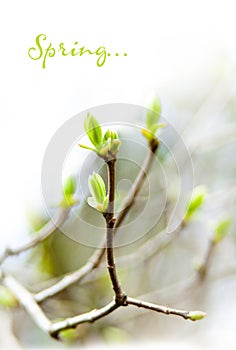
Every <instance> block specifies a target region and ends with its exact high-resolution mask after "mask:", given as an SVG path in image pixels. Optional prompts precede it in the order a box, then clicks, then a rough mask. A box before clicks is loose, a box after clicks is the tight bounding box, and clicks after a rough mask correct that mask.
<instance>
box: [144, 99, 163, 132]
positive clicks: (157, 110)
mask: <svg viewBox="0 0 236 350" xmlns="http://www.w3.org/2000/svg"><path fill="white" fill-rule="evenodd" d="M160 115H161V101H160V100H159V99H158V98H157V97H156V98H154V99H153V101H152V103H151V105H150V107H149V110H148V112H147V116H146V127H147V129H148V130H150V131H153V127H154V126H155V125H156V124H157V123H158V121H159V118H160ZM154 132H155V131H154Z"/></svg>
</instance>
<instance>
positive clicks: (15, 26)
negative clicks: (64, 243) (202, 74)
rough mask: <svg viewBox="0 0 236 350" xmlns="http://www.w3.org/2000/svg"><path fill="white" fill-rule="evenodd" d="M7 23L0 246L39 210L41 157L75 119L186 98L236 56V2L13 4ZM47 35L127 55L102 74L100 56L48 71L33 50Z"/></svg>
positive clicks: (1, 18) (63, 60) (59, 62)
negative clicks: (105, 107)
mask: <svg viewBox="0 0 236 350" xmlns="http://www.w3.org/2000/svg"><path fill="white" fill-rule="evenodd" d="M0 26H1V41H0V48H1V56H0V59H1V65H0V84H1V94H0V101H1V102H0V115H1V127H0V149H1V176H0V178H1V181H0V194H1V196H0V204H1V246H2V245H3V244H5V242H7V241H8V242H14V241H15V240H17V239H19V237H21V235H23V234H24V232H25V230H26V212H27V210H28V209H27V208H29V207H33V208H34V207H36V208H37V206H39V205H40V171H41V163H42V159H43V155H44V152H45V149H46V147H47V144H48V142H49V141H50V138H51V137H52V136H53V134H54V132H55V131H56V130H57V129H58V128H59V127H60V126H61V125H62V124H63V123H64V122H65V121H66V120H67V119H69V118H70V117H72V116H73V115H75V114H77V113H78V112H80V111H82V110H83V109H86V108H89V107H92V106H95V105H100V104H105V103H112V102H126V103H134V104H140V105H145V103H146V99H147V98H148V97H149V95H150V94H152V93H153V91H154V92H156V93H158V94H159V95H160V96H163V95H164V94H165V91H166V90H168V89H172V91H173V93H174V92H175V91H176V92H178V94H180V95H181V94H183V95H184V93H185V91H186V90H187V89H188V82H189V81H191V83H193V82H194V81H196V82H197V81H198V72H199V70H201V69H206V70H207V69H210V68H211V65H212V63H213V61H214V57H216V56H220V55H222V56H224V55H225V56H227V57H228V59H230V60H232V61H234V60H235V57H236V56H235V55H236V43H235V33H236V31H235V29H236V23H235V9H234V1H232V2H230V1H189V0H188V1H187V0H186V1H174V0H173V1H170V0H165V1H164V0H163V1H150V0H146V1H137V0H136V1H132V0H131V1H127V0H126V1H124V0H120V1H105V0H100V1H89V0H88V1H75V0H68V1H59V0H57V1H54V0H53V1H45V0H40V1H32V0H31V1H26V0H21V1H17V0H14V1H12V0H8V1H5V2H2V3H1V9H0ZM40 33H45V34H46V35H47V38H48V41H47V42H48V43H49V42H52V43H53V45H54V46H56V45H58V43H59V42H64V43H65V46H67V45H68V47H70V45H71V44H73V42H74V41H78V42H80V43H81V44H82V45H85V46H87V47H88V48H91V49H93V48H97V47H98V46H100V45H104V46H105V47H106V48H107V49H108V51H110V52H120V53H122V52H127V54H128V56H127V57H110V58H107V61H106V63H105V65H104V66H103V67H101V68H99V67H97V66H96V62H95V57H88V59H87V58H86V57H82V58H81V57H74V58H69V57H60V55H57V56H56V57H54V58H52V59H48V64H47V68H46V69H42V68H41V62H40V61H33V60H31V59H30V58H29V56H28V54H27V51H28V49H29V48H30V47H31V46H34V43H35V37H36V35H38V34H40ZM32 210H34V209H32ZM17 237H18V238H17Z"/></svg>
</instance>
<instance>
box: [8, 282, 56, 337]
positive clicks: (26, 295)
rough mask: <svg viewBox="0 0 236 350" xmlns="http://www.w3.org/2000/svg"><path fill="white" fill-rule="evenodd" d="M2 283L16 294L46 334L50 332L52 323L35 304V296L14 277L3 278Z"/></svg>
mask: <svg viewBox="0 0 236 350" xmlns="http://www.w3.org/2000/svg"><path fill="white" fill-rule="evenodd" d="M2 281H3V284H4V285H5V287H7V288H8V289H9V290H10V291H11V292H12V293H13V294H14V296H15V297H16V299H17V300H18V302H19V303H20V305H22V306H23V307H24V308H25V310H26V311H27V313H28V314H29V315H30V316H31V318H32V319H33V320H34V322H35V323H36V324H37V325H38V327H39V328H41V329H42V330H43V331H45V332H49V331H50V327H51V321H50V320H49V319H48V318H47V316H46V315H45V314H44V312H43V311H42V309H41V308H40V306H39V305H38V304H37V303H36V302H35V300H34V297H33V295H32V294H31V293H30V292H29V291H28V290H27V289H26V288H25V287H23V286H22V285H21V284H20V283H19V282H18V281H17V280H16V279H15V278H14V277H12V276H3V278H2Z"/></svg>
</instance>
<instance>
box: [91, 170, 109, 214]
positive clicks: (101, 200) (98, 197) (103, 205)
mask: <svg viewBox="0 0 236 350" xmlns="http://www.w3.org/2000/svg"><path fill="white" fill-rule="evenodd" d="M88 184H89V191H90V193H91V194H92V197H89V198H88V204H89V205H90V206H91V207H93V208H96V209H97V210H98V211H100V212H104V211H105V210H106V209H107V204H108V199H107V196H106V186H105V183H104V181H103V179H102V177H101V176H100V175H99V174H97V173H95V172H93V175H90V176H89V181H88Z"/></svg>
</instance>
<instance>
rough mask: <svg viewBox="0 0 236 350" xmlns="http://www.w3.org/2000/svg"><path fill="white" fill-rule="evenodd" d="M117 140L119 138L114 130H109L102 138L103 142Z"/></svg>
mask: <svg viewBox="0 0 236 350" xmlns="http://www.w3.org/2000/svg"><path fill="white" fill-rule="evenodd" d="M118 138H119V136H118V133H117V132H116V131H115V130H110V129H109V130H107V131H106V132H105V135H104V136H103V141H108V140H109V139H111V140H115V139H118Z"/></svg>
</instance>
